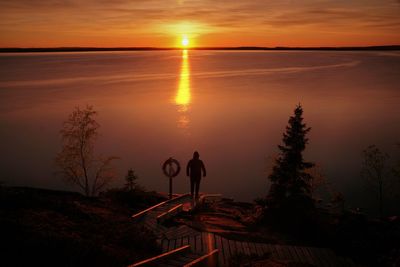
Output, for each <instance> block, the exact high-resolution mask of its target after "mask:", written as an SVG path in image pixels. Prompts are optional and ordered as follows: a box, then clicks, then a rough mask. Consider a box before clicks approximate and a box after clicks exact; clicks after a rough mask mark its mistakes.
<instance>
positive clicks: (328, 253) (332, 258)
mask: <svg viewBox="0 0 400 267" xmlns="http://www.w3.org/2000/svg"><path fill="white" fill-rule="evenodd" d="M321 253H322V254H323V255H325V259H326V260H325V261H326V262H327V263H328V265H327V266H329V267H334V266H337V264H338V263H337V260H336V257H337V256H336V254H335V253H334V252H333V251H332V250H330V249H322V250H321Z"/></svg>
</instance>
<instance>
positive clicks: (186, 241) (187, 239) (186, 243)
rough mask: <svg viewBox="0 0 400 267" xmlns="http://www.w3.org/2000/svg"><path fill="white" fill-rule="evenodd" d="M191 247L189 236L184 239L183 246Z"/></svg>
mask: <svg viewBox="0 0 400 267" xmlns="http://www.w3.org/2000/svg"><path fill="white" fill-rule="evenodd" d="M185 245H189V236H188V235H187V236H183V237H182V246H185Z"/></svg>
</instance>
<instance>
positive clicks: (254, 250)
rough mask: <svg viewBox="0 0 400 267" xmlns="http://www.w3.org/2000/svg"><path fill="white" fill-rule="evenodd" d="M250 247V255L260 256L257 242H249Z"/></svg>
mask: <svg viewBox="0 0 400 267" xmlns="http://www.w3.org/2000/svg"><path fill="white" fill-rule="evenodd" d="M248 245H249V249H250V255H251V256H258V252H257V248H256V244H255V243H254V242H248Z"/></svg>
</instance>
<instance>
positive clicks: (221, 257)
mask: <svg viewBox="0 0 400 267" xmlns="http://www.w3.org/2000/svg"><path fill="white" fill-rule="evenodd" d="M214 240H215V242H216V246H215V248H217V249H218V250H219V253H218V263H219V266H222V265H224V254H225V251H224V249H223V245H222V239H221V237H220V236H219V235H214Z"/></svg>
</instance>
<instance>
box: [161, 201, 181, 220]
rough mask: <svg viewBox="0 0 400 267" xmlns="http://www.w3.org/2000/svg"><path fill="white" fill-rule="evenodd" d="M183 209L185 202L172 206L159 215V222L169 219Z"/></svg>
mask: <svg viewBox="0 0 400 267" xmlns="http://www.w3.org/2000/svg"><path fill="white" fill-rule="evenodd" d="M182 209H183V204H178V205H175V206H174V207H172V208H171V209H169V210H167V211H165V212H163V213H161V214H159V215H158V216H157V223H163V222H165V221H166V220H168V219H169V218H171V217H173V216H175V215H176V214H178V213H179V212H181V211H182Z"/></svg>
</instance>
